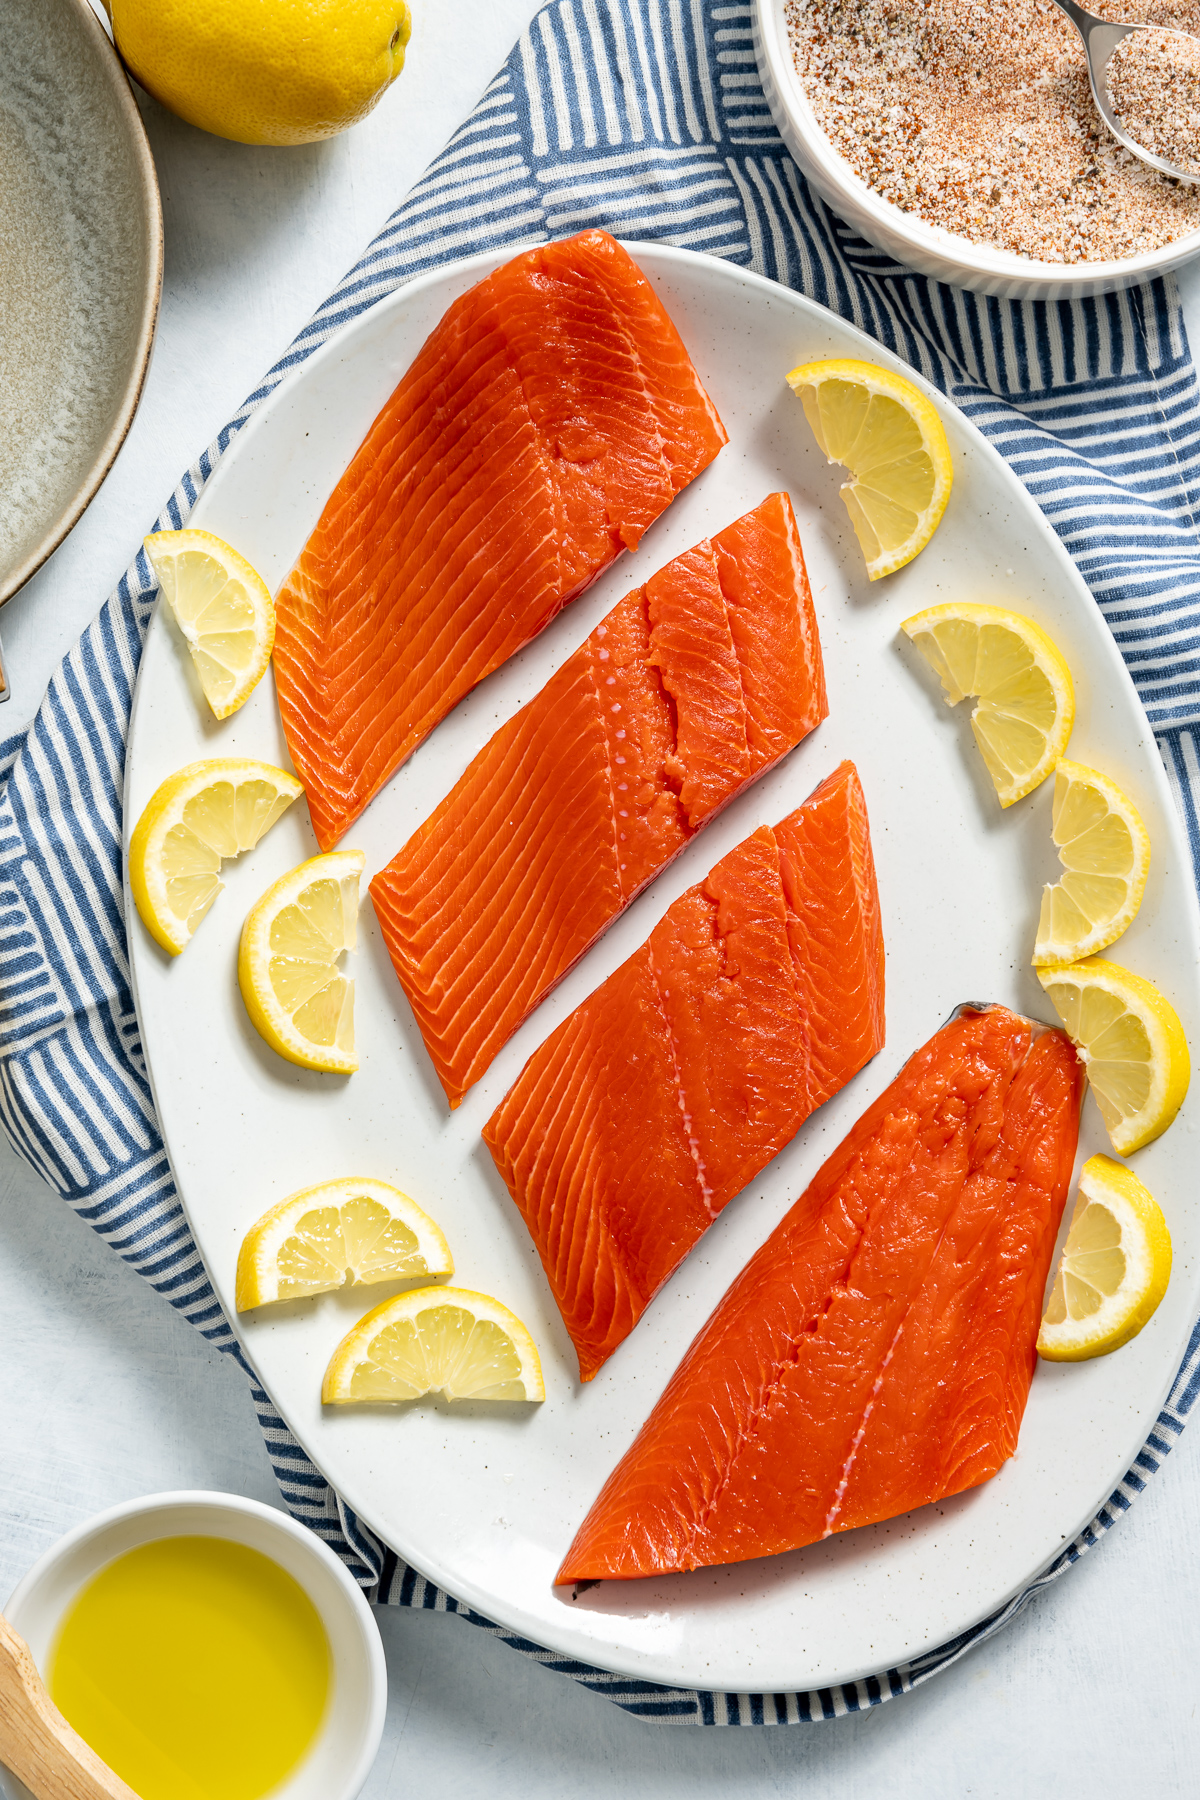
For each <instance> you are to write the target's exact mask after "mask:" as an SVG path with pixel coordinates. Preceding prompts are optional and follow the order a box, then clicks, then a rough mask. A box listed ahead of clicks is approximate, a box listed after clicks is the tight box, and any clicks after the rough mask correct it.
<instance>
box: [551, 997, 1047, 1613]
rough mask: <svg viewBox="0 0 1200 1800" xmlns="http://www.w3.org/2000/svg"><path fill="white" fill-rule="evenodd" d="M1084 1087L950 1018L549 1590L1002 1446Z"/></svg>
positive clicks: (865, 1122) (774, 1525)
mask: <svg viewBox="0 0 1200 1800" xmlns="http://www.w3.org/2000/svg"><path fill="white" fill-rule="evenodd" d="M1082 1097H1083V1069H1082V1065H1081V1064H1080V1062H1079V1060H1078V1058H1077V1056H1076V1054H1075V1051H1074V1050H1073V1049H1072V1047H1071V1044H1070V1042H1069V1041H1068V1039H1067V1038H1066V1036H1065V1035H1064V1033H1062V1032H1061V1031H1050V1030H1047V1029H1045V1028H1043V1027H1041V1026H1038V1025H1035V1024H1033V1023H1032V1022H1031V1021H1030V1020H1028V1019H1023V1018H1019V1017H1018V1016H1017V1015H1016V1014H1015V1013H1011V1012H1009V1011H1007V1010H1006V1008H1004V1007H1000V1006H993V1007H987V1008H985V1009H983V1010H980V1009H979V1008H977V1007H969V1008H964V1009H961V1010H960V1012H959V1013H958V1014H957V1015H956V1016H955V1017H954V1018H953V1019H952V1020H951V1021H950V1023H949V1024H948V1025H946V1026H944V1027H943V1028H942V1030H941V1031H939V1032H938V1033H937V1034H936V1036H934V1037H933V1038H931V1039H930V1041H929V1043H927V1044H926V1045H925V1047H924V1049H922V1050H919V1051H918V1052H917V1054H916V1055H915V1056H914V1057H913V1058H912V1059H911V1061H910V1062H908V1063H907V1064H906V1066H905V1067H904V1069H903V1070H902V1071H901V1073H900V1075H899V1076H898V1077H897V1079H896V1080H895V1081H894V1082H893V1083H892V1085H891V1086H890V1087H889V1088H888V1089H887V1091H886V1092H885V1093H884V1094H882V1095H881V1096H880V1098H879V1099H878V1100H877V1101H876V1102H875V1104H874V1105H873V1106H872V1107H871V1108H870V1109H869V1110H868V1111H867V1112H866V1113H865V1114H864V1115H863V1117H862V1118H861V1119H860V1120H859V1122H858V1124H857V1125H856V1126H855V1127H854V1129H853V1131H851V1133H850V1135H849V1136H848V1137H847V1138H846V1140H845V1142H844V1143H843V1144H842V1145H841V1146H840V1148H839V1149H837V1150H835V1151H834V1153H833V1155H832V1156H831V1157H830V1158H829V1160H828V1162H826V1164H825V1166H824V1167H823V1168H822V1169H821V1171H820V1173H819V1174H818V1175H817V1177H816V1179H815V1181H813V1183H812V1185H811V1186H810V1187H809V1188H808V1190H807V1192H806V1193H805V1194H804V1195H803V1196H802V1198H801V1199H800V1200H798V1201H797V1202H796V1204H795V1206H793V1207H792V1209H791V1211H790V1212H789V1213H788V1214H787V1215H786V1217H785V1218H784V1219H783V1220H782V1222H781V1223H780V1224H779V1226H778V1227H777V1228H776V1229H775V1231H773V1232H772V1233H771V1236H770V1237H769V1238H768V1239H767V1241H766V1243H765V1244H764V1245H763V1246H762V1248H761V1249H760V1250H759V1251H758V1252H757V1254H756V1255H755V1256H753V1257H752V1258H751V1260H750V1262H749V1263H747V1265H746V1267H745V1268H744V1269H743V1271H742V1273H741V1274H740V1275H739V1276H738V1278H737V1280H736V1281H735V1282H734V1284H733V1286H732V1287H731V1288H730V1289H729V1292H728V1293H727V1294H726V1295H725V1298H724V1299H723V1300H722V1301H721V1304H720V1305H719V1306H718V1307H717V1310H716V1311H715V1312H714V1314H713V1315H712V1317H711V1319H710V1320H709V1321H708V1323H707V1325H705V1327H704V1329H703V1330H702V1331H701V1333H700V1335H699V1336H698V1337H697V1338H696V1340H695V1342H694V1343H693V1345H692V1347H691V1349H690V1350H689V1351H688V1353H687V1355H686V1356H685V1357H684V1359H683V1362H682V1363H681V1364H680V1366H679V1368H678V1370H677V1371H676V1373H675V1375H674V1376H673V1377H672V1379H671V1381H670V1383H669V1385H668V1387H667V1389H666V1391H665V1392H664V1394H663V1396H662V1398H661V1400H660V1401H659V1402H658V1405H657V1406H656V1407H655V1408H654V1411H653V1412H652V1413H651V1415H650V1417H649V1419H648V1420H647V1421H646V1423H645V1425H643V1427H642V1429H641V1431H640V1433H639V1434H638V1436H637V1438H636V1439H635V1440H634V1443H633V1445H632V1446H631V1448H630V1449H629V1450H628V1451H627V1452H626V1454H625V1456H624V1458H623V1459H622V1460H621V1462H620V1463H618V1465H617V1467H616V1469H615V1470H614V1471H613V1473H612V1475H611V1476H610V1477H609V1479H608V1481H607V1483H606V1484H605V1486H604V1488H603V1490H602V1492H601V1494H600V1497H599V1499H598V1500H597V1501H596V1503H595V1505H594V1506H593V1507H592V1509H591V1511H590V1512H589V1514H588V1516H587V1518H586V1519H585V1520H584V1522H583V1524H582V1526H581V1527H580V1529H579V1533H578V1535H577V1537H576V1539H575V1542H574V1543H573V1544H572V1545H571V1548H570V1550H569V1551H568V1552H567V1556H566V1560H565V1561H564V1563H563V1565H562V1568H561V1569H560V1570H559V1573H558V1576H557V1580H558V1581H559V1582H570V1581H583V1580H598V1579H601V1578H606V1577H612V1578H615V1579H627V1578H630V1577H634V1576H641V1575H662V1574H666V1573H670V1572H673V1571H677V1570H683V1569H695V1568H699V1567H703V1566H707V1565H710V1564H714V1563H732V1562H742V1561H744V1560H745V1559H746V1558H748V1557H752V1556H772V1555H775V1554H777V1553H778V1552H779V1551H782V1550H793V1549H796V1548H797V1547H798V1546H800V1545H802V1544H811V1543H813V1542H815V1541H816V1540H817V1539H818V1538H825V1537H829V1536H830V1534H831V1533H833V1532H835V1531H849V1530H851V1529H852V1528H853V1527H854V1526H856V1525H869V1524H874V1523H877V1522H878V1521H879V1520H881V1519H890V1518H893V1517H895V1516H896V1515H897V1514H899V1513H905V1512H909V1511H911V1509H912V1508H913V1507H917V1506H924V1505H927V1504H928V1503H929V1502H930V1501H935V1500H941V1499H944V1498H946V1496H948V1495H950V1494H957V1493H960V1492H962V1490H963V1489H965V1488H970V1487H976V1486H978V1484H979V1483H980V1482H983V1481H987V1480H988V1479H989V1478H990V1477H991V1476H992V1475H994V1474H995V1473H996V1471H997V1470H998V1469H999V1468H1000V1467H1001V1465H1002V1464H1003V1463H1004V1462H1005V1461H1006V1460H1007V1458H1008V1457H1010V1456H1011V1455H1012V1454H1013V1451H1014V1450H1015V1449H1016V1446H1017V1433H1018V1431H1019V1430H1020V1427H1021V1419H1022V1416H1023V1414H1024V1411H1025V1402H1026V1399H1027V1398H1028V1394H1029V1383H1030V1381H1031V1379H1032V1376H1033V1369H1034V1363H1035V1360H1036V1351H1035V1345H1036V1341H1037V1333H1038V1324H1039V1321H1040V1318H1041V1311H1042V1296H1043V1293H1044V1290H1045V1286H1046V1276H1047V1274H1048V1272H1049V1267H1050V1258H1051V1256H1052V1254H1053V1250H1054V1241H1055V1238H1056V1236H1057V1233H1058V1226H1059V1220H1060V1219H1061V1217H1062V1210H1063V1203H1064V1201H1065V1199H1066V1196H1067V1189H1068V1187H1069V1185H1070V1181H1071V1171H1072V1168H1073V1165H1074V1161H1075V1145H1076V1138H1077V1136H1078V1130H1079V1107H1080V1102H1081V1100H1082Z"/></svg>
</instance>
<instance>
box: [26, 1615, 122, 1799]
mask: <svg viewBox="0 0 1200 1800" xmlns="http://www.w3.org/2000/svg"><path fill="white" fill-rule="evenodd" d="M0 1762H3V1763H4V1764H6V1766H7V1767H8V1768H10V1769H11V1770H12V1772H13V1774H14V1775H15V1776H16V1777H17V1779H18V1781H23V1782H24V1783H25V1786H26V1787H27V1788H28V1789H29V1790H30V1792H31V1793H32V1794H34V1795H35V1796H36V1800H138V1797H137V1795H136V1794H135V1793H134V1791H133V1789H132V1788H131V1787H126V1785H125V1783H124V1782H123V1781H122V1780H121V1778H120V1776H119V1775H114V1774H113V1772H112V1770H111V1769H110V1768H109V1766H108V1764H107V1763H102V1762H101V1761H100V1758H99V1757H98V1756H97V1755H96V1752H95V1751H94V1750H89V1748H88V1746H87V1745H86V1744H85V1743H84V1741H83V1739H82V1738H81V1737H80V1736H79V1733H78V1732H77V1731H73V1730H72V1729H71V1727H70V1726H69V1725H68V1724H67V1721H66V1720H65V1719H64V1718H63V1716H62V1714H61V1713H60V1712H59V1710H58V1708H57V1706H55V1704H54V1702H53V1700H51V1698H50V1696H49V1694H48V1693H47V1692H46V1689H45V1686H44V1684H43V1682H42V1678H41V1676H40V1675H39V1674H38V1672H37V1669H36V1668H35V1666H34V1661H33V1658H32V1656H30V1654H29V1646H28V1644H26V1642H25V1640H24V1638H22V1637H20V1636H19V1635H18V1634H17V1633H16V1632H15V1631H14V1630H13V1628H12V1626H11V1625H10V1624H9V1623H8V1620H7V1619H5V1618H3V1617H2V1616H0Z"/></svg>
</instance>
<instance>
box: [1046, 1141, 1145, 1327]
mask: <svg viewBox="0 0 1200 1800" xmlns="http://www.w3.org/2000/svg"><path fill="white" fill-rule="evenodd" d="M1170 1278H1171V1234H1170V1232H1169V1231H1168V1230H1167V1222H1166V1220H1165V1219H1164V1218H1163V1216H1162V1213H1161V1211H1160V1210H1159V1207H1158V1205H1157V1204H1156V1202H1155V1200H1154V1197H1153V1195H1152V1194H1151V1193H1150V1192H1149V1190H1148V1189H1147V1188H1145V1187H1143V1185H1142V1183H1141V1182H1140V1181H1139V1180H1138V1178H1137V1176H1136V1175H1135V1174H1134V1173H1133V1170H1132V1169H1126V1168H1125V1167H1124V1166H1123V1165H1122V1164H1121V1163H1118V1162H1114V1161H1113V1160H1112V1158H1111V1157H1109V1156H1092V1157H1089V1158H1088V1160H1087V1162H1085V1163H1084V1165H1083V1168H1082V1170H1081V1171H1080V1176H1079V1195H1078V1198H1077V1200H1076V1202H1075V1211H1074V1214H1073V1215H1072V1218H1071V1226H1070V1230H1069V1232H1068V1234H1067V1242H1066V1245H1065V1246H1064V1249H1063V1253H1062V1257H1061V1259H1060V1261H1059V1265H1058V1269H1057V1271H1056V1272H1055V1277H1054V1283H1053V1286H1052V1288H1051V1290H1050V1298H1049V1301H1048V1302H1047V1304H1046V1313H1045V1317H1044V1318H1043V1320H1042V1328H1041V1331H1040V1332H1039V1333H1038V1344H1037V1347H1038V1354H1039V1355H1041V1356H1043V1357H1045V1358H1046V1359H1047V1360H1048V1361H1050V1362H1082V1361H1084V1360H1086V1359H1087V1358H1088V1357H1092V1356H1106V1355H1107V1354H1108V1353H1109V1351H1110V1350H1119V1349H1120V1347H1121V1345H1122V1344H1127V1343H1128V1342H1129V1340H1130V1338H1132V1337H1136V1336H1137V1334H1138V1332H1139V1331H1140V1330H1141V1329H1142V1326H1143V1325H1145V1323H1146V1321H1147V1320H1148V1319H1149V1318H1150V1317H1151V1315H1152V1314H1153V1312H1154V1311H1155V1309H1156V1308H1157V1306H1158V1304H1159V1301H1160V1300H1161V1299H1162V1297H1163V1295H1164V1294H1165V1293H1166V1291H1167V1283H1168V1282H1169V1280H1170Z"/></svg>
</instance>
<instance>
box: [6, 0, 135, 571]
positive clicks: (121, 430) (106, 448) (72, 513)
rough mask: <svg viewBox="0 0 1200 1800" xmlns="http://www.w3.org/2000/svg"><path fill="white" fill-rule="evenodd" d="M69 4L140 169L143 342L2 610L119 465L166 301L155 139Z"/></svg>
mask: <svg viewBox="0 0 1200 1800" xmlns="http://www.w3.org/2000/svg"><path fill="white" fill-rule="evenodd" d="M63 4H65V5H67V6H69V7H70V8H71V10H72V11H73V12H74V13H75V15H76V17H77V18H78V20H79V22H80V28H81V30H82V31H83V33H84V34H85V36H86V37H87V38H88V39H89V40H90V42H91V46H92V61H93V65H94V67H95V69H96V70H97V80H98V81H99V80H100V79H103V80H105V81H106V82H107V83H108V86H109V89H110V90H111V93H112V96H113V99H114V100H115V102H116V107H117V112H118V114H119V116H120V119H121V122H122V123H123V125H124V128H125V132H126V136H127V138H128V140H129V144H130V147H131V148H132V150H133V154H134V160H135V162H136V165H137V170H138V176H139V182H138V186H139V192H140V196H141V211H142V219H143V223H144V226H145V231H146V244H147V256H146V268H145V278H144V282H143V291H142V317H141V323H140V325H139V328H138V337H137V344H136V347H135V350H134V354H133V357H132V359H131V361H130V366H129V370H128V373H127V375H126V380H125V392H124V395H123V397H122V400H121V404H120V406H119V407H118V409H117V412H116V415H115V416H114V418H113V420H112V422H111V424H110V426H109V428H108V432H107V434H106V436H105V438H104V441H103V443H102V444H101V445H100V447H99V449H98V450H97V451H96V454H95V456H94V457H93V459H92V462H91V466H90V467H89V469H88V471H87V473H86V475H85V476H84V477H83V480H82V481H81V482H80V484H79V486H78V487H77V488H76V490H75V492H74V494H73V495H72V497H71V499H70V500H69V501H68V502H67V505H66V506H65V507H64V509H63V511H62V512H61V513H60V514H59V516H58V518H57V519H56V520H55V521H54V522H53V523H52V524H51V525H50V526H49V527H48V529H47V530H46V531H45V533H44V534H43V536H42V538H41V540H40V542H39V543H38V544H37V545H35V547H34V548H33V549H32V550H31V551H30V553H29V554H28V556H26V557H25V559H24V561H23V562H21V563H19V564H18V566H17V567H16V568H15V569H13V570H12V571H11V572H10V573H9V574H8V575H0V606H3V605H4V603H5V601H7V600H11V599H12V597H13V596H14V594H16V593H18V592H19V591H20V589H21V588H23V587H24V586H25V584H26V582H27V581H29V579H30V578H31V576H33V575H35V574H36V573H37V571H38V570H39V569H40V568H41V566H42V564H43V563H44V562H46V561H47V560H48V559H49V558H50V557H51V556H52V555H53V553H54V551H55V550H57V549H58V546H59V545H60V544H61V543H62V541H63V539H64V538H65V537H66V536H67V534H68V533H69V532H70V531H71V530H72V529H73V528H74V527H75V526H76V525H77V524H78V523H79V520H80V519H81V518H82V516H83V514H84V512H85V511H86V510H87V508H88V506H89V505H90V504H91V502H92V500H93V499H94V498H95V496H96V493H97V491H98V490H99V488H100V486H101V483H102V482H103V481H104V478H105V476H106V475H107V474H108V472H109V470H110V469H111V468H112V466H113V463H114V462H115V461H116V459H117V452H118V451H119V450H120V448H121V445H122V444H123V443H124V442H125V439H126V437H127V436H128V434H129V428H130V426H131V425H132V424H133V419H134V414H135V413H136V412H137V408H138V402H139V400H140V399H141V397H142V389H143V388H144V386H145V384H146V375H147V372H148V370H149V367H150V352H151V350H152V348H153V345H154V332H155V327H156V325H157V322H158V309H159V302H160V300H161V298H162V281H163V219H162V200H161V196H160V194H159V187H158V175H157V173H156V171H155V167H154V157H153V155H152V153H151V150H150V140H149V138H148V137H147V136H146V127H145V126H144V125H143V123H142V116H141V114H140V112H139V111H138V107H137V101H136V100H135V99H134V97H133V89H132V87H131V86H130V82H129V77H128V76H127V75H126V73H125V69H124V66H123V65H122V63H121V59H120V57H119V56H118V54H117V51H116V49H115V47H114V45H113V43H112V40H111V39H110V37H109V35H108V33H107V32H106V31H105V29H104V27H103V25H102V24H101V23H100V20H99V19H98V18H97V16H96V14H95V12H94V11H93V9H92V7H91V6H90V5H89V0H63Z"/></svg>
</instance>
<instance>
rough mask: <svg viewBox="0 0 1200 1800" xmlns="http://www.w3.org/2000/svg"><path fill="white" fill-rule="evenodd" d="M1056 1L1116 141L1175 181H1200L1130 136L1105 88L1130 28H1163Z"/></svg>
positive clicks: (1198, 176) (1073, 0) (1183, 34)
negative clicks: (1118, 20) (1115, 19)
mask: <svg viewBox="0 0 1200 1800" xmlns="http://www.w3.org/2000/svg"><path fill="white" fill-rule="evenodd" d="M1058 4H1059V6H1061V7H1062V9H1063V11H1064V12H1065V13H1066V15H1067V17H1068V19H1070V21H1071V23H1072V25H1074V27H1075V29H1076V31H1077V32H1078V33H1079V35H1080V37H1081V38H1082V39H1083V52H1084V55H1085V56H1086V57H1087V66H1088V79H1089V80H1090V82H1091V84H1092V98H1093V99H1094V100H1095V102H1096V108H1097V111H1098V112H1099V114H1100V117H1101V118H1102V119H1103V120H1104V123H1105V124H1106V125H1107V126H1108V129H1109V130H1110V131H1111V132H1112V134H1113V136H1114V137H1115V138H1116V140H1117V142H1118V143H1119V144H1124V146H1125V148H1126V149H1127V150H1132V151H1133V154H1134V155H1135V156H1140V157H1141V159H1142V161H1143V162H1146V163H1149V164H1150V167H1151V168H1152V169H1157V170H1158V171H1159V173H1160V174H1162V175H1173V176H1174V178H1175V180H1176V181H1192V182H1200V174H1197V173H1196V172H1194V171H1191V170H1188V169H1180V168H1177V167H1176V165H1175V164H1174V163H1169V162H1166V161H1165V160H1164V158H1163V157H1161V156H1155V154H1154V152H1153V151H1152V150H1147V149H1146V147H1145V145H1144V144H1139V143H1138V141H1137V139H1136V138H1131V137H1130V135H1129V133H1128V132H1127V131H1126V130H1125V127H1124V126H1123V125H1122V124H1121V123H1120V121H1119V119H1118V118H1117V115H1116V113H1115V112H1114V110H1113V103H1112V99H1111V96H1110V95H1109V91H1108V65H1109V63H1110V62H1111V61H1112V55H1113V51H1114V50H1115V49H1116V47H1117V45H1118V44H1119V43H1120V42H1121V40H1122V39H1123V38H1127V37H1128V36H1129V34H1130V32H1131V31H1161V30H1164V29H1166V27H1164V26H1157V25H1142V24H1139V25H1131V24H1125V23H1121V24H1114V23H1113V22H1112V21H1111V20H1110V19H1098V18H1097V17H1096V15H1095V13H1090V12H1085V11H1084V9H1083V7H1082V6H1077V5H1076V0H1058ZM1175 35H1176V36H1178V37H1191V36H1192V33H1191V32H1187V31H1180V32H1178V33H1176V34H1175Z"/></svg>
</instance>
